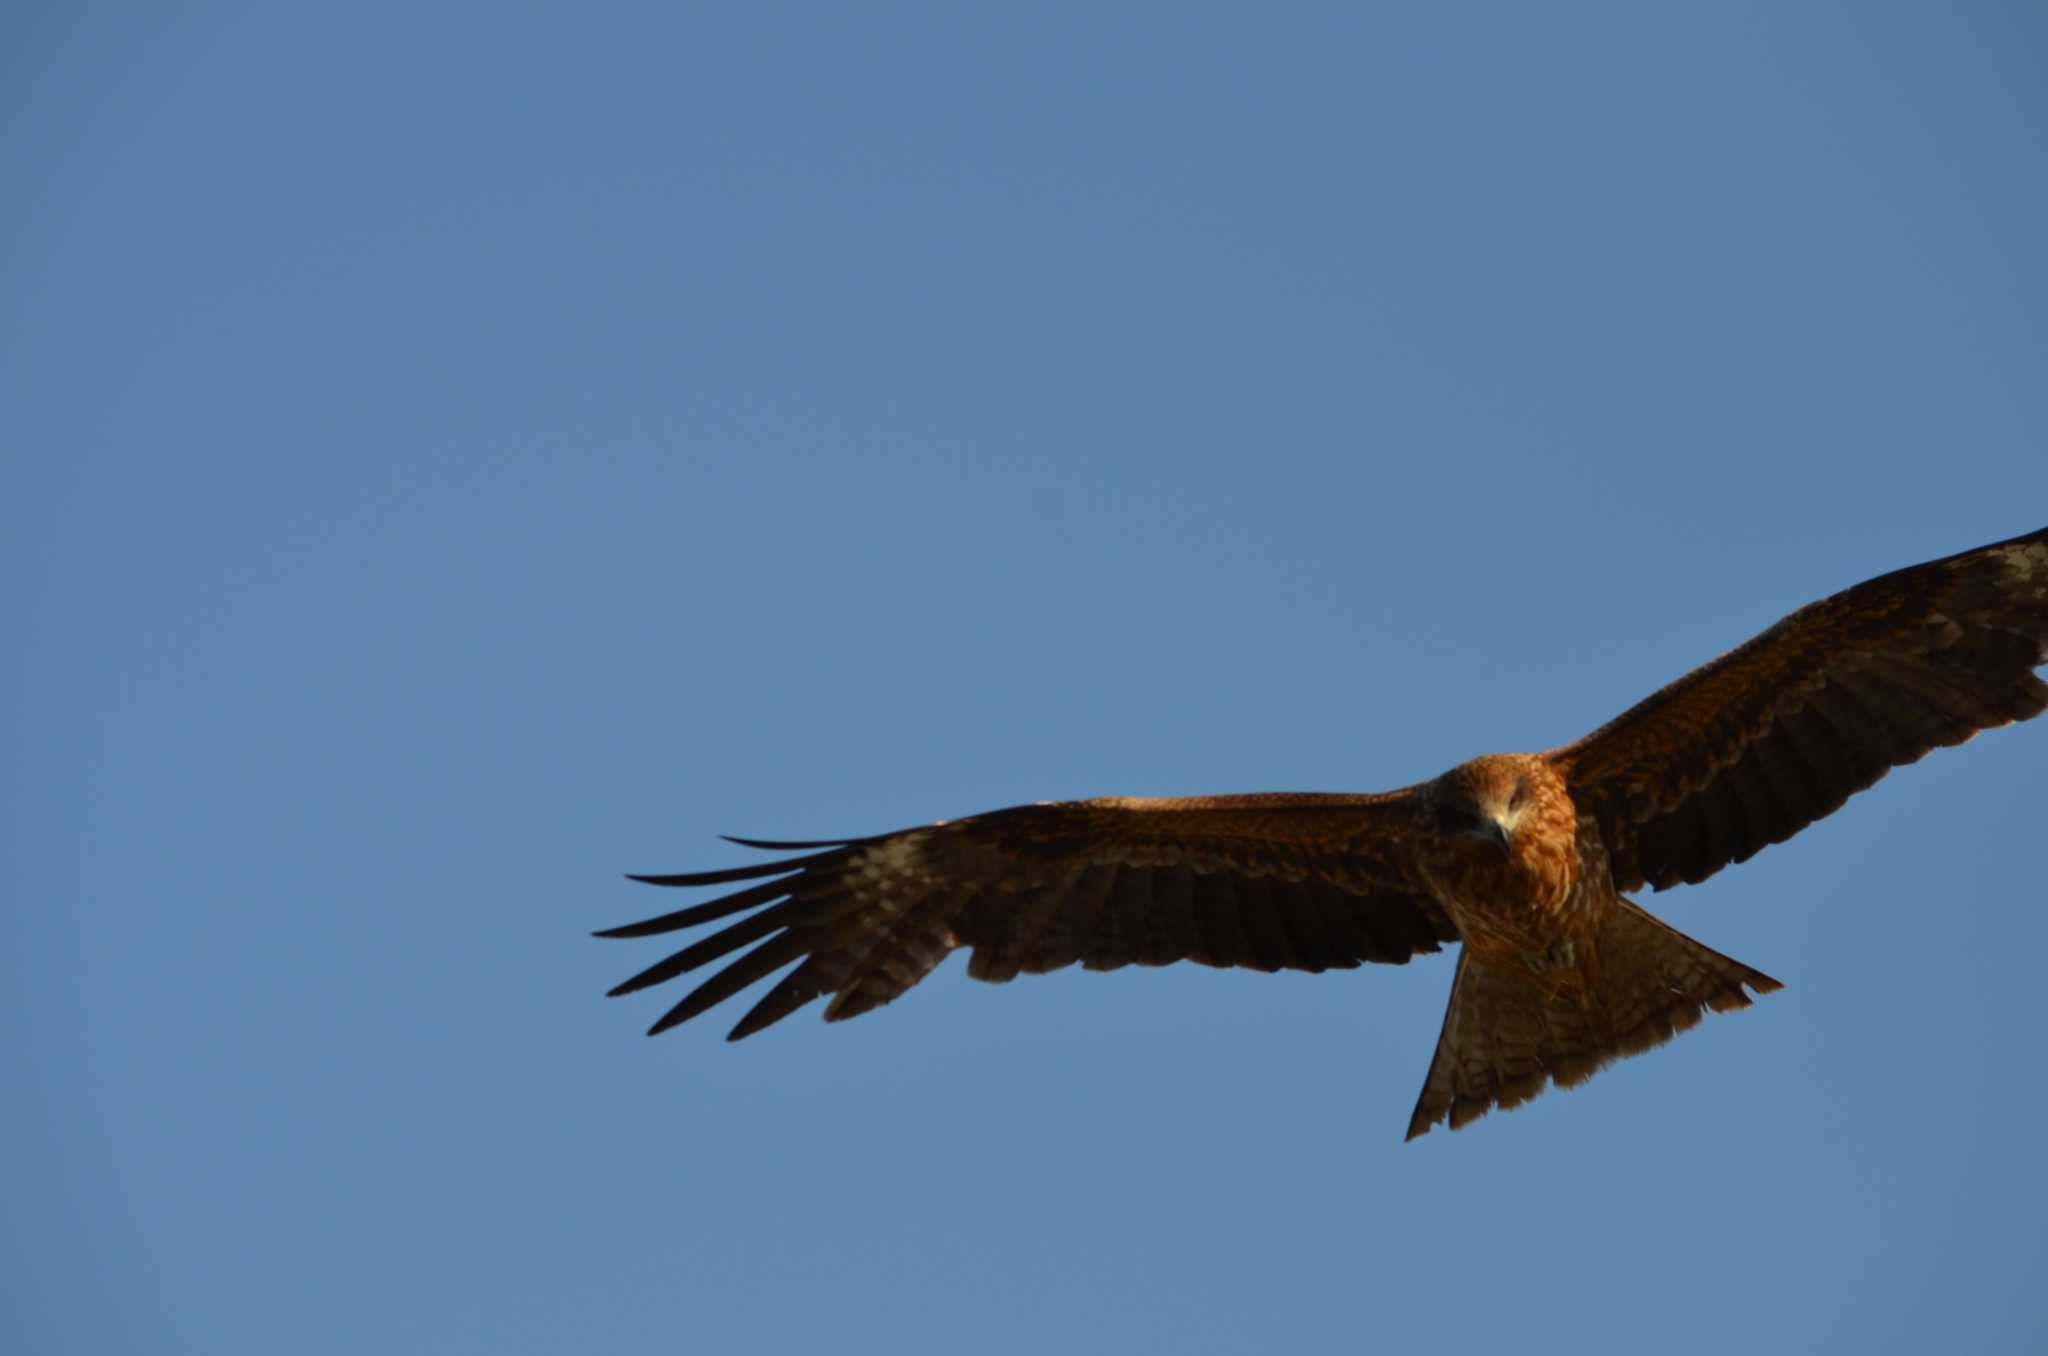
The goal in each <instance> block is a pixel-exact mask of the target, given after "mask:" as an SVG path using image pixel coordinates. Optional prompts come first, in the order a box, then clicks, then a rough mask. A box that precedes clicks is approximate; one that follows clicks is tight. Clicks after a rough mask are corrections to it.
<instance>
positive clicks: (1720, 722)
mask: <svg viewBox="0 0 2048 1356" xmlns="http://www.w3.org/2000/svg"><path fill="white" fill-rule="evenodd" d="M2044 662H2048V529H2043V530H2041V531H2038V532H2034V533H2030V534H2028V535H2026V536H2023V537H2016V538H2014V539H2012V540H2011V541H2007V542H2000V543H1997V544H1995V545H1993V546H1987V547H1982V548H1979V549H1978V550H1975V551H1966V552H1963V553H1961V554H1959V555H1955V556H1950V557H1948V558H1946V559H1943V560H1938V561H1933V562H1930V563H1928V564H1926V565H1921V566H1915V567H1912V568H1910V569H1906V570H1899V571H1895V572H1894V573H1892V574H1889V575H1885V576H1882V577H1881V578H1878V579H1874V580H1871V581H1869V582H1868V583H1865V584H1862V585H1859V586H1857V587H1856V588H1853V589H1849V590H1847V591H1845V592H1843V593H1840V594H1837V595H1835V596H1834V597H1831V598H1828V599H1825V600H1823V601H1822V602H1819V603H1815V604H1813V605H1812V606H1810V607H1807V608H1802V609H1800V610H1799V611H1798V612H1795V613H1793V614H1792V615H1791V616H1789V617H1787V618H1785V620H1783V621H1781V622H1779V623H1778V624H1777V625H1776V626H1774V627H1772V628H1771V629H1770V630H1768V631H1766V632H1764V633H1763V634H1762V635H1760V636H1758V637H1756V638H1755V639H1754V640H1752V641H1750V642H1749V643H1748V644H1746V645H1744V646H1742V647H1740V648H1738V649H1736V650H1734V651H1731V652H1730V653H1729V654H1727V655H1724V656H1723V657H1722V658H1720V659H1718V660H1716V661H1714V662H1713V663H1711V664H1708V665H1706V666H1704V667H1703V668H1700V669H1698V670H1696V671H1694V672H1693V673H1692V674H1690V675H1688V676H1687V677H1685V678H1682V679H1680V680H1679V681H1678V682H1676V683H1673V684H1672V685H1671V686H1669V687H1667V688H1665V689H1663V690H1662V691H1660V692H1658V693H1656V694H1654V695H1653V696H1651V697H1650V698H1648V699H1647V700H1645V701H1643V702H1641V703H1639V704H1638V705H1637V706H1635V707H1633V708H1631V709H1630V710H1629V711H1627V712H1625V713H1624V714H1623V715H1621V716H1620V717H1618V718H1617V719H1615V720H1614V721H1612V722H1610V723H1609V724H1607V725H1605V726H1603V727H1602V728H1601V729H1599V730H1596V731H1595V732H1594V733H1592V734H1591V735H1588V736H1587V737H1586V738H1584V739H1582V740H1579V741H1578V742H1577V743H1574V744H1570V745H1566V746H1565V747H1563V748H1559V749H1553V750H1551V751H1549V752H1547V753H1539V754H1494V755H1489V756H1487V757H1483V758H1476V759H1473V760H1471V761H1470V762H1467V763H1463V764H1460V765H1459V766H1458V767H1455V768H1452V769H1451V770H1450V771H1448V772H1446V773H1444V774H1443V775H1442V776H1440V777H1438V778H1436V779H1434V780H1432V781H1429V782H1424V783H1420V784H1418V785H1415V786H1411V787H1408V788H1405V789H1403V790H1399V791H1391V792H1385V793H1381V794H1377V795H1325V794H1310V795H1287V794H1264V795H1252V796H1211V797H1199V798H1193V799H1186V800H1143V799H1129V798H1105V799H1099V800H1090V801H1070V802H1060V803H1050V804H1042V805H1029V806H1018V807H1014V808H1011V809H1008V810H998V811H994V812H991V813H989V814H983V815H976V816H972V817H970V818H968V819H963V820H959V821H954V822H950V823H945V822H942V823H939V824H934V825H929V826H926V827H923V828H917V829H907V830H904V831H902V832H899V833H893V834H884V835H880V836H877V837H874V838H866V839H854V840H839V841H833V842H828V843H749V844H748V845H749V846H757V847H766V848H778V849H780V848H787V849H816V851H811V852H809V854H808V855H805V856H800V857H796V858H792V859H784V860H781V861H776V862H770V863H766V864H763V865H759V866H751V867H739V868H733V869H729V870H724V871H710V872H697V873H690V874H686V875H678V876H652V877H637V878H636V879H641V880H647V881H651V882H653V883H655V884H662V885H713V884H720V883H726V882H733V881H745V880H753V881H760V882H762V883H760V884H756V885H752V886H749V887H748V888H746V889H743V890H741V891H739V892H738V893H736V894H734V895H730V896H727V897H726V898H724V899H720V900H714V901H711V902H710V903H706V904H700V905H696V906H694V907H691V908H686V909H683V910H680V911H678V912H676V913H672V914H667V915H664V916H663V917H660V918H655V919H650V920H648V921H646V922H644V923H636V924H631V925H629V926H627V927H623V928H615V929H611V930H609V931H607V932H605V933H603V934H600V935H604V936H618V937H638V936H646V935H650V934H655V933H663V932H670V931H674V930H677V929H681V928H686V927H691V926H695V925H697V924H700V923H708V922H711V921H714V920H716V919H720V918H726V917H730V916H731V915H733V914H737V913H740V912H743V911H745V910H748V909H757V910H758V911H757V912H754V913H752V914H751V915H750V916H748V917H747V918H745V919H743V920H741V921H739V922H736V923H733V924H730V925H729V926H727V927H725V928H724V929H722V930H720V931H718V932H715V933H713V934H711V935H710V936H708V937H706V938H704V939H703V940H701V941H699V942H697V943H695V944H694V945H692V946H690V947H687V948H685V949H684V950H682V951H680V952H677V953H676V954H675V955H672V956H670V957H668V958H666V959H665V960H663V961H660V962H658V963H657V964H655V965H653V966H651V967H650V968H648V969H647V970H645V971H643V972H642V973H640V974H639V975H636V976H634V977H633V978H632V979H630V980H628V981H626V982H625V983H624V984H622V985H620V986H618V988H616V989H615V990H613V992H614V993H629V992H632V991H634V990H636V989H640V988H644V987H646V986H648V985H651V984H656V983H660V982H662V981H664V980H667V979H670V978H673V977H675V976H676V975H679V974H682V973H684V972H686V971H689V970H693V969H696V968H697V967H698V966H700V965H703V964H706V963H708V962H709V961H712V960H714V959H718V958H720V957H722V956H725V955H728V954H730V953H731V952H733V951H736V950H739V949H740V948H741V947H746V946H750V945H751V946H752V949H751V950H749V951H747V952H746V953H745V954H744V955H742V956H740V957H739V958H738V959H737V960H735V961H733V962H731V963H730V964H728V965H727V966H726V967H725V968H724V969H722V970H720V971H719V972H718V973H717V974H715V975H714V976H712V978H711V979H710V980H708V981H706V982H705V983H704V984H702V985H700V986H699V987H698V988H697V989H696V990H694V991H693V992H692V993H690V994H689V995H688V996H687V997H685V998H684V999H683V1000H682V1002H680V1003H678V1004H677V1005H676V1006H675V1007H674V1008H672V1009H671V1010H670V1011H669V1012H668V1014H667V1015H666V1016H664V1017H663V1018H662V1019H661V1021H659V1022H657V1023H656V1024H655V1026H654V1028H653V1030H654V1031H661V1030H665V1029H667V1028H668V1027H670V1026H673V1025H675V1024H677V1023H678V1022H682V1021H685V1020H687V1019H688V1018H690V1017H693V1016H695V1015H697V1014H698V1013H699V1012H702V1011H704V1010H705V1009H706V1008H709V1007H711V1006H713V1005H714V1004H716V1003H718V1002H720V1001H723V1000H724V999H725V998H728V997H731V996H732V995H733V994H735V993H737V992H738V991H739V990H740V989H743V988H745V987H746V986H747V985H749V984H751V983H753V982H755V981H756V980H759V979H764V978H766V977H767V976H768V975H770V974H772V973H774V972H775V971H777V970H780V969H783V968H784V967H786V966H790V965H794V966H795V968H794V969H793V970H791V971H790V972H789V973H788V974H787V975H785V976H784V977H783V978H782V979H781V980H780V981H779V982H778V983H777V984H776V985H774V986H773V987H772V988H771V989H770V990H769V991H768V993H767V994H766V996H765V997H763V998H762V999H761V1000H760V1002H759V1003H757V1004H756V1006H755V1007H754V1008H753V1010H752V1011H750V1012H749V1013H748V1014H747V1015H746V1016H745V1017H743V1018H742V1019H741V1021H740V1023H739V1025H738V1026H736V1027H735V1028H734V1029H733V1032H732V1038H733V1039H738V1038H740V1037H742V1036H746V1035H749V1034H751V1033H752V1032H754V1031H758V1030H760V1029H761V1028H762V1027H764V1026H767V1025H769V1024H770V1023H772V1022H775V1021H777V1020H780V1019H781V1018H782V1017H784V1016H787V1015H788V1014H789V1013H790V1012H793V1011H794V1010H795V1009H797V1008H798V1007H801V1006H803V1005H804V1004H805V1003H807V1002H809V1001H811V1000H812V999H814V998H818V997H823V996H826V995H829V996H830V1002H829V1003H828V1005H827V1007H826V1009H825V1016H826V1018H827V1020H837V1019H840V1018H844V1017H852V1016H856V1015H858V1014H859V1013H862V1012H865V1011H867V1010H868V1009H870V1008H873V1007H877V1006H880V1005H881V1004H883V1003H886V1002H889V1001H890V1000H891V999H893V998H895V997H896V996H897V995H899V994H901V993H902V992H903V991H904V990H906V989H908V988H910V987H911V986H912V985H914V984H916V983H917V982H918V981H919V980H921V979H922V978H923V977H924V976H925V975H926V974H927V973H929V972H930V971H931V969H932V968H933V967H934V966H936V965H937V964H938V963H939V961H941V960H943V959H944V958H945V956H946V955H947V954H949V953H950V952H951V951H953V950H955V949H958V948H967V949H970V950H971V952H972V955H971V957H970V960H969V964H968V973H969V974H970V975H973V976H974V977H976V978H979V979H985V980H991V981H997V982H1000V981H1004V980H1008V979H1012V978H1014V977H1015V976H1017V975H1018V974H1020V973H1037V972H1042V971H1046V970H1052V969H1057V968H1060V967H1062V966H1065V965H1070V964H1073V963H1075V962H1076V961H1078V962H1080V963H1081V964H1083V965H1085V966H1087V967H1089V968H1091V969H1114V968H1117V967H1118V966H1122V965H1127V964H1133V963H1135V964H1141V965H1160V964H1166V963H1169V962H1172V961H1177V960H1194V961H1197V962H1199V963H1203V964H1208V965H1225V966H1244V967H1249V968H1253V969H1260V970H1277V969H1281V968H1289V969H1302V970H1311V971H1320V970H1325V969H1332V968H1351V967H1354V966H1357V965H1358V964H1360V963H1361V962H1364V961H1381V962H1390V963H1395V964H1399V963H1403V962H1405V961H1407V960H1408V959H1409V958H1410V957H1412V956H1415V955H1417V954H1421V953H1424V952H1429V951H1435V950H1438V949H1439V948H1440V946H1441V945H1442V944H1443V943H1445V942H1451V941H1458V942H1462V943H1463V952H1462V954H1461V955H1460V957H1459V960H1458V969H1457V975H1456V977H1455V979H1454V980H1453V983H1452V989H1451V998H1450V1003H1449V1007H1448V1009H1447V1011H1446V1013H1445V1017H1444V1026H1443V1031H1442V1034H1441V1035H1440V1037H1439V1039H1438V1042H1437V1049H1436V1054H1435V1057H1434V1059H1433V1060H1432V1062H1431V1065H1430V1069H1429V1073H1428V1075H1427V1077H1426V1078H1425V1080H1424V1084H1423V1090H1422V1095H1421V1097H1420V1099H1419V1100H1418V1102H1417V1105H1416V1108H1415V1113H1414V1115H1413V1117H1412V1118H1411V1120H1410V1123H1409V1135H1410V1137H1411V1138H1412V1137H1413V1136H1415V1135H1418V1134H1421V1133H1423V1132H1424V1131H1426V1130H1428V1129H1429V1128H1430V1127H1431V1126H1432V1125H1434V1124H1436V1123H1438V1122H1440V1121H1448V1122H1449V1123H1450V1125H1451V1126H1452V1128H1454V1129H1455V1128H1457V1127H1458V1126H1461V1125H1463V1124H1465V1123H1467V1122H1468V1121H1470V1120H1472V1119H1474V1118H1476V1117H1478V1116H1481V1115H1484V1114H1485V1113H1486V1112H1487V1111H1488V1110H1489V1109H1491V1108H1493V1107H1495V1106H1499V1107H1512V1106H1515V1105H1518V1104H1519V1103H1521V1102H1523V1101H1525V1100H1527V1099H1528V1098H1529V1097H1531V1096H1534V1095H1535V1094H1536V1093H1537V1092H1540V1091H1541V1090H1542V1089H1543V1088H1544V1086H1546V1084H1548V1083H1550V1082H1553V1081H1554V1082H1556V1083H1558V1084H1560V1085H1565V1086H1568V1085H1571V1084H1575V1083H1578V1082H1581V1081H1583V1080H1584V1079H1586V1078H1588V1077H1590V1076H1591V1075H1592V1074H1593V1073H1594V1072H1595V1071H1596V1070H1597V1069H1599V1068H1600V1067H1602V1066H1603V1065H1605V1064H1606V1063H1608V1062H1610V1061H1611V1060H1613V1059H1616V1058H1619V1057H1621V1056H1625V1055H1629V1054H1634V1053H1636V1052H1638V1051H1640V1050H1645V1049H1648V1048H1649V1047H1651V1046H1653V1045H1657V1044H1660V1043H1662V1042H1663V1041H1665V1040H1667V1039H1669V1038H1670V1037H1671V1036H1672V1035H1673V1034H1674V1033H1676V1032H1678V1031H1682V1030H1685V1029H1687V1028H1689V1027H1691V1026H1692V1025H1694V1024H1695V1023H1696V1022H1697V1021H1698V1020H1699V1017H1700V1014H1701V1012H1702V1011H1704V1010H1713V1011H1727V1010H1729V1009H1732V1008H1737V1007H1745V1006H1748V1004H1749V1001H1750V999H1749V993H1750V992H1756V993H1766V992H1769V991H1770V990H1772V989H1775V988H1777V987H1778V984H1777V982H1776V981H1775V980H1772V979H1770V978H1769V977H1768V976H1766V975H1763V974H1761V973H1759V972H1757V971H1755V970H1752V969H1750V968H1749V967H1748V966H1745V965H1742V964H1740V963H1739V962H1736V961H1733V960H1730V959H1729V958H1728V957H1726V956H1723V955H1721V954H1719V953H1718V952H1715V951H1713V950H1710V949H1709V948H1707V947H1705V946H1703V945H1701V944H1700V943H1698V942H1696V941H1694V940H1693V939H1691V938H1689V937H1686V936H1685V935H1683V934H1682V933H1679V932H1677V931H1675V930H1674V929H1672V928H1669V927H1667V926H1666V925H1664V924H1663V923H1661V922H1659V921H1658V920H1656V919H1655V918H1652V917H1651V916H1650V915H1649V914H1647V913H1645V912H1644V911H1643V910H1642V909H1640V908H1638V907H1637V906H1636V905H1635V904H1634V903H1632V902H1631V901H1630V900H1628V899H1627V898H1626V894H1627V892H1629V891H1632V890H1637V889H1641V888H1642V887H1644V886H1645V885H1648V886H1651V887H1653V888H1656V889H1663V888H1665V887H1667V886H1670V885H1674V884H1678V883H1680V882H1696V881H1699V880H1703V879H1705V878H1706V877H1707V876H1709V875H1711V874H1713V873H1714V872H1715V871H1718V870H1719V869H1721V868H1722V867H1723V866H1726V865H1728V864H1729V863H1731V862H1739V861H1744V860H1747V859H1748V858H1749V857H1750V856H1752V855H1754V854H1755V853H1756V852H1757V851H1759V850H1761V849H1762V848H1763V847H1765V846H1767V845H1769V844H1771V843H1776V842H1782V841H1783V840H1784V839H1786V838H1788V837H1790V836H1791V835H1792V834H1794V833H1796V832H1798V830H1799V829H1801V828H1803V827H1805V826H1806V825H1807V824H1810V823H1812V822H1813V821H1814V820H1816V819H1818V818H1820V817H1821V816H1823V815H1826V814H1829V813H1831V812H1832V811H1833V810H1835V809H1836V808H1838V807H1839V806H1840V805H1841V804H1842V802H1843V801H1844V800H1845V799H1847V797H1848V796H1850V795H1852V794H1854V793H1855V792H1857V791H1860V790H1862V789H1864V788H1865V787H1868V786H1870V785H1871V784H1872V783H1874V782H1875V781H1876V780H1877V779H1878V778H1880V777H1882V776H1883V775H1884V774H1885V772H1886V771H1887V770H1889V769H1890V768H1892V767H1894V766H1898V765H1900V764H1903V763H1909V762H1912V761H1914V760H1916V759H1918V758H1919V757H1921V756H1922V755H1924V754H1925V753H1926V752H1927V751H1928V750H1929V749H1932V748H1934V747H1936V746H1938V745H1944V744H1956V743H1961V742H1962V741H1963V740H1965V739H1968V738H1969V737H1970V736H1971V735H1973V734H1975V733H1976V732H1977V731H1978V730H1980V729H1987V728H1991V727H1993V726H1997V725H2003V724H2008V723H2010V722H2013V721H2019V720H2026V719H2029V718H2031V717H2033V716H2036V715H2039V714H2040V713H2041V712H2042V711H2043V710H2044V709H2048V686H2044V685H2043V684H2042V682H2041V681H2040V680H2039V679H2038V678H2037V677H2035V675H2034V670H2035V669H2036V668H2038V667H2040V666H2041V665H2042V664H2043V663H2044ZM737 841H746V840H737Z"/></svg>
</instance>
